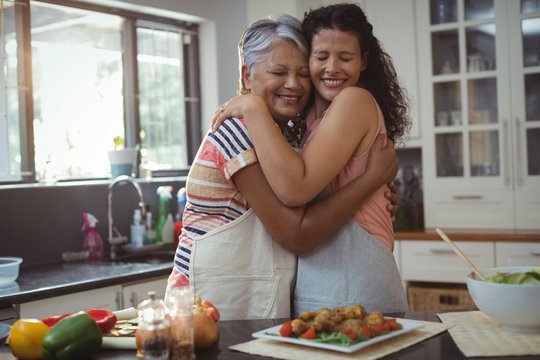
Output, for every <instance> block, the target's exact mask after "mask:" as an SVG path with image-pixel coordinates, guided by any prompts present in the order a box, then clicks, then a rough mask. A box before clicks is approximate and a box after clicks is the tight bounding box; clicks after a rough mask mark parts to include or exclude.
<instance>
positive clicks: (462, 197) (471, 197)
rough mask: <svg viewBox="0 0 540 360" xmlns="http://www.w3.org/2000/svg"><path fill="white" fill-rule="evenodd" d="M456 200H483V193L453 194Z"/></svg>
mask: <svg viewBox="0 0 540 360" xmlns="http://www.w3.org/2000/svg"><path fill="white" fill-rule="evenodd" d="M452 197H453V198H454V199H456V200H481V199H482V195H452Z"/></svg>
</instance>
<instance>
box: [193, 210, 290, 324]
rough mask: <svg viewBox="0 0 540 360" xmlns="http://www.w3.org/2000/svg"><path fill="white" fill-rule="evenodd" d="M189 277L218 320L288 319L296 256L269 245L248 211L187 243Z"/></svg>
mask: <svg viewBox="0 0 540 360" xmlns="http://www.w3.org/2000/svg"><path fill="white" fill-rule="evenodd" d="M189 276H190V282H191V285H193V286H194V288H195V294H197V295H200V296H201V297H202V298H203V299H209V300H210V301H212V302H213V303H214V304H215V305H216V307H217V308H218V310H219V312H220V313H221V318H222V319H223V320H243V319H265V318H288V317H290V316H291V294H292V291H293V288H294V281H295V277H296V256H295V255H294V254H292V253H290V252H288V251H286V250H285V249H283V248H282V247H281V246H280V245H279V244H277V243H276V242H275V241H273V240H272V238H271V236H270V234H269V233H268V232H267V231H266V229H265V228H264V225H263V224H262V223H261V221H260V220H259V218H258V217H257V216H256V215H255V213H254V212H253V210H252V209H250V210H248V211H247V212H246V213H244V214H243V215H242V216H240V217H239V218H238V219H236V220H234V221H232V222H230V223H228V224H226V225H224V226H221V227H219V228H217V229H214V230H212V231H210V232H208V233H206V234H205V235H203V236H201V237H199V238H197V239H194V240H193V248H192V253H191V265H190V274H189Z"/></svg>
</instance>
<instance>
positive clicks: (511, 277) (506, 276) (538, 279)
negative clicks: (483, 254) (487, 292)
mask: <svg viewBox="0 0 540 360" xmlns="http://www.w3.org/2000/svg"><path fill="white" fill-rule="evenodd" d="M485 280H486V281H487V282H492V283H499V284H527V285H540V268H536V269H532V270H531V271H527V272H516V273H501V272H497V273H496V274H495V275H491V276H486V279H485Z"/></svg>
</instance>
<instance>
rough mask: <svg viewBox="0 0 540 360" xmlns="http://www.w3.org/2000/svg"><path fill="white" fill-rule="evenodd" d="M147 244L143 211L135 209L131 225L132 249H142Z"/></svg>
mask: <svg viewBox="0 0 540 360" xmlns="http://www.w3.org/2000/svg"><path fill="white" fill-rule="evenodd" d="M145 244H146V226H145V225H144V223H143V221H142V215H141V209H135V211H134V213H133V224H131V247H134V248H141V247H143V246H144V245H145Z"/></svg>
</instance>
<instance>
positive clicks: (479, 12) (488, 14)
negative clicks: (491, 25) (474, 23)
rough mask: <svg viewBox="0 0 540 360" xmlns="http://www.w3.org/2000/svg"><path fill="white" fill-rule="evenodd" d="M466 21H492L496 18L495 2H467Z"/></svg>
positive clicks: (467, 0)
mask: <svg viewBox="0 0 540 360" xmlns="http://www.w3.org/2000/svg"><path fill="white" fill-rule="evenodd" d="M464 5H465V6H464V11H465V20H481V19H491V18H493V17H494V16H495V8H494V7H493V0H465V3H464Z"/></svg>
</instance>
